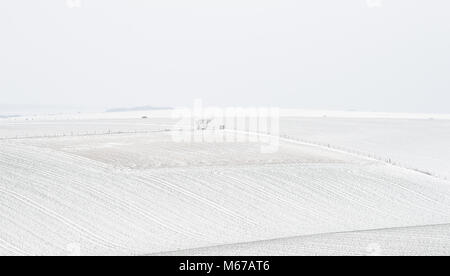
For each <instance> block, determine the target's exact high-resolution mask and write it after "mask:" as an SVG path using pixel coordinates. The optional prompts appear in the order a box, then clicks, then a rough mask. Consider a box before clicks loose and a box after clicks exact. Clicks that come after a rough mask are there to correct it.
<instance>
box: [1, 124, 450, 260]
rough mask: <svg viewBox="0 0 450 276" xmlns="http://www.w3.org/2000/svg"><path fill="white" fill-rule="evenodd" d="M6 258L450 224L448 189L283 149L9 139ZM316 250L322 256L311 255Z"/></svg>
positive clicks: (116, 139) (374, 165)
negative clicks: (272, 150) (276, 150)
mask: <svg viewBox="0 0 450 276" xmlns="http://www.w3.org/2000/svg"><path fill="white" fill-rule="evenodd" d="M0 198H1V199H0V217H1V220H0V254H2V255H4V254H38V255H54V254H58V255H65V254H71V253H75V254H77V253H80V254H85V255H90V254H150V253H158V252H164V251H175V250H183V249H189V248H199V247H210V246H216V245H226V244H235V243H246V242H253V241H261V240H272V239H279V238H287V237H293V236H302V235H314V234H325V233H330V232H347V231H361V230H368V229H379V228H389V227H407V226H416V225H427V224H443V223H449V222H450V185H449V183H448V182H446V181H443V180H439V179H437V178H433V177H430V176H428V175H425V174H422V173H418V172H415V171H412V170H408V169H402V168H399V167H394V166H390V165H387V164H385V163H383V162H377V161H370V160H368V159H365V158H358V157H355V156H351V155H347V154H345V153H338V152H334V151H330V150H327V149H321V148H317V147H310V146H307V145H300V144H295V143H289V142H287V141H284V142H282V143H281V145H280V150H279V151H278V152H276V153H273V154H262V153H260V147H259V145H258V144H251V143H249V144H246V143H224V144H217V143H197V144H195V143H194V144H192V143H176V142H173V141H172V140H171V138H170V136H169V135H166V134H164V133H149V134H122V135H100V136H82V137H59V138H43V139H18V140H3V141H0ZM311 250H313V249H311Z"/></svg>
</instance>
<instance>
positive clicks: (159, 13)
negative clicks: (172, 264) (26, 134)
mask: <svg viewBox="0 0 450 276" xmlns="http://www.w3.org/2000/svg"><path fill="white" fill-rule="evenodd" d="M376 1H377V0H371V1H368V0H338V1H337V0H309V1H301V0H271V1H269V0H151V1H150V0H81V7H80V8H72V9H71V8H68V6H67V3H66V0H2V1H0V105H1V104H3V105H5V104H22V105H24V104H26V105H63V106H71V105H76V106H89V107H92V106H96V107H101V108H108V107H124V106H125V107H126V106H140V105H154V106H174V107H179V106H190V105H191V104H192V102H193V100H194V99H196V98H200V99H203V100H204V102H205V104H207V105H222V106H279V107H290V108H320V109H323V108H326V109H345V110H348V109H356V110H364V111H411V112H416V111H417V112H446V113H450V1H448V0H384V1H382V6H381V7H378V8H370V7H369V6H370V5H368V2H376Z"/></svg>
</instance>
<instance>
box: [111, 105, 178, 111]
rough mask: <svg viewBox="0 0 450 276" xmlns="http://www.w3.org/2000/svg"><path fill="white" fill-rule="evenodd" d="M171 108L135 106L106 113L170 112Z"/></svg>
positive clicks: (114, 109)
mask: <svg viewBox="0 0 450 276" xmlns="http://www.w3.org/2000/svg"><path fill="white" fill-rule="evenodd" d="M171 109H173V108H171V107H154V106H137V107H130V108H112V109H108V110H106V112H128V111H150V110H171Z"/></svg>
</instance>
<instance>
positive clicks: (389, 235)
mask: <svg viewBox="0 0 450 276" xmlns="http://www.w3.org/2000/svg"><path fill="white" fill-rule="evenodd" d="M159 255H173V256H186V255H188V256H199V255H200V256H205V255H206V256H209V255H213V256H221V255H223V256H239V255H240V256H258V255H260V256H274V255H275V256H290V255H292V256H324V255H325V256H343V255H344V256H347V255H349V256H448V255H450V225H449V224H445V225H430V226H418V227H405V228H392V229H381V230H371V231H359V232H346V233H333V234H323V235H312V236H302V237H294V238H287V239H278V240H270V241H261V242H253V243H245V244H231V245H224V246H217V247H209V248H199V249H192V250H186V251H178V252H167V253H163V254H159Z"/></svg>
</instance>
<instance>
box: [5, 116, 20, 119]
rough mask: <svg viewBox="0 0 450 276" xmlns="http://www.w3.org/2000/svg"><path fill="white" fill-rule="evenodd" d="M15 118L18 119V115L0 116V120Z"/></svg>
mask: <svg viewBox="0 0 450 276" xmlns="http://www.w3.org/2000/svg"><path fill="white" fill-rule="evenodd" d="M17 117H20V115H0V119H7V118H17Z"/></svg>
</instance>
